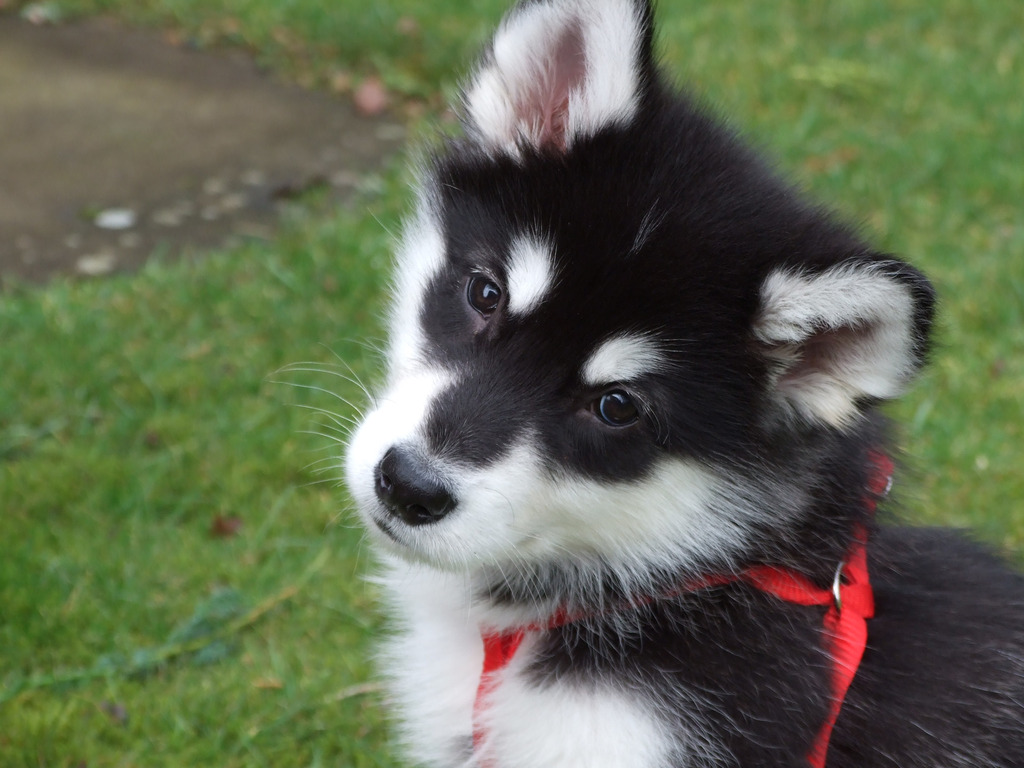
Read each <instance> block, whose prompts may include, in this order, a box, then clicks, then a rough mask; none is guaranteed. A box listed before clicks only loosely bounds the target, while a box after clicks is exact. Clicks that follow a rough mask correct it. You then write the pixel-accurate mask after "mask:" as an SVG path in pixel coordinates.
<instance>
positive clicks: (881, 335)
mask: <svg viewBox="0 0 1024 768" xmlns="http://www.w3.org/2000/svg"><path fill="white" fill-rule="evenodd" d="M932 301H933V297H932V292H931V287H930V286H929V285H928V283H927V280H925V278H924V277H923V276H922V275H920V273H918V272H917V271H916V270H914V269H913V268H911V267H909V266H907V265H906V264H902V263H900V262H895V261H891V260H886V261H881V260H876V261H867V260H865V261H862V262H849V263H845V264H841V265H838V266H836V267H833V268H831V269H829V270H826V271H824V272H820V273H816V274H807V273H801V272H798V271H793V270H779V271H776V272H774V273H772V274H771V275H770V276H769V277H768V279H767V280H765V282H764V284H763V285H762V288H761V308H760V312H759V314H758V317H757V320H756V321H755V324H754V328H753V331H754V336H755V339H756V340H757V342H758V347H759V349H760V350H761V353H762V355H763V356H764V358H765V361H766V362H767V363H768V367H769V371H770V380H769V388H770V394H771V396H772V399H773V400H774V401H775V403H776V404H777V406H778V407H781V408H782V409H783V410H784V411H785V412H788V413H790V414H793V415H796V416H799V417H801V418H803V419H805V420H808V421H812V422H819V423H825V424H828V425H831V426H834V427H839V428H842V427H844V426H846V425H847V424H849V423H850V422H851V421H853V420H854V419H855V418H856V417H857V415H858V414H859V413H860V412H861V410H862V408H863V406H864V405H865V403H867V402H870V401H873V400H886V399H890V398H893V397H896V396H897V395H899V394H901V393H902V392H903V390H904V389H905V388H906V386H907V384H908V383H909V382H910V381H911V380H912V379H913V377H914V375H915V374H916V372H917V370H918V369H919V368H920V366H921V364H922V362H923V359H924V356H925V352H926V350H927V337H928V332H929V328H930V324H931V313H932Z"/></svg>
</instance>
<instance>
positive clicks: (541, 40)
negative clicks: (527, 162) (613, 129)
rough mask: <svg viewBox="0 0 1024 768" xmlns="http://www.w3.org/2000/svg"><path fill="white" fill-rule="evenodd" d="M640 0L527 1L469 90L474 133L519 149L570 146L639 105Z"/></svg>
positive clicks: (494, 146)
mask: <svg viewBox="0 0 1024 768" xmlns="http://www.w3.org/2000/svg"><path fill="white" fill-rule="evenodd" d="M641 13H642V11H641V6H640V4H639V3H638V2H637V1H636V0H546V2H537V3H528V4H521V5H520V6H518V7H517V8H516V9H515V10H514V11H513V12H512V13H511V14H509V15H508V16H507V17H506V18H505V20H504V21H503V22H502V24H501V27H500V28H499V29H498V32H497V34H496V35H495V37H494V42H493V45H492V48H491V51H490V54H489V55H488V56H487V57H485V59H484V61H483V62H482V63H481V65H480V67H479V68H478V70H477V71H476V73H475V74H474V75H473V77H472V78H471V80H470V82H469V84H468V85H467V87H466V89H465V96H464V99H465V106H466V113H467V118H468V123H469V128H470V132H471V134H474V135H475V136H476V137H477V138H478V139H479V140H480V141H481V142H482V143H483V144H485V145H486V146H487V148H488V149H490V150H503V151H506V152H508V153H510V154H512V155H518V153H519V147H520V146H521V145H522V144H523V143H525V144H527V145H530V146H533V147H535V148H554V149H559V150H564V149H567V148H568V147H570V146H571V145H572V142H573V141H574V140H575V139H577V138H579V137H581V136H587V135H592V134H594V133H595V132H597V131H598V130H599V129H600V128H602V127H604V126H607V125H610V124H614V123H625V122H628V121H629V120H630V119H631V118H632V117H633V115H634V114H635V112H636V109H637V104H638V91H639V87H640V77H641V73H640V50H641V46H642V45H643V44H644V35H645V32H644V21H643V19H642V16H641Z"/></svg>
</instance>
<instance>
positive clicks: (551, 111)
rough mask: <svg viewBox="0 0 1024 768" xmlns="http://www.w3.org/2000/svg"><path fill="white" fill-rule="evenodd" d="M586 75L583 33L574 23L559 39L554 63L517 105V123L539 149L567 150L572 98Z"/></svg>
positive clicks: (568, 26) (554, 54)
mask: <svg viewBox="0 0 1024 768" xmlns="http://www.w3.org/2000/svg"><path fill="white" fill-rule="evenodd" d="M586 74H587V61H586V51H585V49H584V46H583V33H582V30H581V29H580V26H579V24H578V23H576V22H575V20H574V21H571V22H569V24H568V25H567V26H566V28H565V29H564V30H562V33H561V35H560V36H559V37H558V40H557V42H556V44H555V47H554V52H553V54H552V62H551V64H550V65H549V66H546V67H544V68H543V70H542V71H541V72H540V73H539V77H538V78H537V80H536V81H535V82H534V83H533V84H532V88H533V92H528V93H526V94H523V95H522V96H521V97H520V98H519V100H518V102H517V104H516V120H517V121H518V122H519V123H520V124H521V125H524V126H528V129H527V130H528V135H529V137H530V140H531V142H532V143H534V144H535V145H536V146H537V147H539V148H541V149H555V150H558V151H560V152H564V151H565V149H566V148H567V144H568V136H569V104H570V99H571V98H572V94H573V92H574V91H575V92H578V91H579V90H580V88H581V87H582V84H583V81H584V79H585V77H586Z"/></svg>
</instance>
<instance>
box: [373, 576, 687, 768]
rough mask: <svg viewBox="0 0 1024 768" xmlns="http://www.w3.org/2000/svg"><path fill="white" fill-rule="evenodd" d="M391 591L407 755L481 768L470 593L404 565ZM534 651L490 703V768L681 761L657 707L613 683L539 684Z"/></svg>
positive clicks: (437, 767) (391, 659)
mask: <svg viewBox="0 0 1024 768" xmlns="http://www.w3.org/2000/svg"><path fill="white" fill-rule="evenodd" d="M385 583H386V586H387V588H388V590H389V592H390V597H391V600H392V605H393V608H394V609H395V610H396V614H397V615H396V618H397V624H398V632H397V633H396V634H395V635H394V636H393V637H392V638H391V639H390V640H389V642H388V643H387V645H386V647H385V649H384V653H383V654H382V668H383V671H384V673H385V674H386V675H387V676H388V677H389V679H390V681H391V692H392V696H393V699H394V703H395V705H396V707H397V708H398V721H399V722H398V727H399V731H400V733H401V735H402V738H403V740H404V742H405V743H406V747H407V750H408V754H409V756H410V757H411V758H412V759H413V760H414V761H415V762H416V763H417V764H422V765H424V766H431V767H432V768H455V767H456V766H467V767H468V766H475V765H477V764H478V763H477V762H475V758H474V756H473V755H472V754H471V752H470V744H471V733H472V725H473V707H474V702H475V699H476V692H477V687H478V685H479V682H480V670H481V668H482V665H483V646H482V643H481V639H480V630H479V627H478V625H477V623H476V620H475V618H474V616H473V614H472V611H471V609H470V607H469V599H468V593H467V589H466V586H465V584H464V583H463V582H462V580H461V579H459V578H457V577H453V576H446V575H444V574H439V573H437V572H436V571H432V570H428V569H421V568H416V567H411V566H404V565H403V566H396V567H394V568H393V569H392V571H391V573H390V575H389V577H388V578H387V580H386V582H385ZM534 645H535V643H534V642H533V639H531V638H527V639H526V641H525V642H524V643H523V645H522V646H521V647H520V649H519V650H518V652H517V653H516V655H515V657H514V658H513V660H512V662H511V663H510V665H509V666H508V667H507V668H506V669H505V670H504V672H503V673H502V678H501V680H500V683H499V684H498V685H497V687H496V688H495V690H494V692H493V694H492V695H491V697H490V698H489V700H488V703H487V707H486V709H485V717H484V720H483V723H484V726H485V732H486V733H487V739H486V742H485V743H484V745H483V747H482V753H483V755H484V759H483V760H481V762H482V763H483V764H484V765H486V766H487V767H488V768H491V767H492V766H493V768H548V767H550V768H556V767H557V768H576V767H577V766H578V767H579V768H646V767H647V766H663V765H665V764H666V760H667V758H668V755H669V754H670V753H673V752H674V753H676V754H678V748H679V741H678V739H677V738H670V737H669V735H668V733H667V732H666V728H665V725H664V724H663V723H662V722H661V721H660V720H659V719H658V718H657V717H656V716H655V715H654V714H653V709H654V708H653V706H649V705H645V702H643V701H642V700H641V699H640V698H638V697H637V696H634V695H627V694H625V693H624V692H623V690H621V687H620V688H616V687H615V686H614V685H613V684H611V682H605V683H597V682H594V683H591V684H587V685H580V684H579V683H578V682H573V683H571V684H570V683H568V682H559V681H555V682H553V683H545V684H544V685H538V684H536V683H535V682H533V681H532V680H531V679H530V677H529V676H528V675H526V674H524V671H525V669H526V668H527V667H528V666H529V664H530V661H531V658H532V655H533V647H534ZM676 736H678V734H676Z"/></svg>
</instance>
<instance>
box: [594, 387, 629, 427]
mask: <svg viewBox="0 0 1024 768" xmlns="http://www.w3.org/2000/svg"><path fill="white" fill-rule="evenodd" d="M593 408H594V413H596V414H597V417H598V418H599V419H601V421H603V422H604V423H605V424H607V425H608V426H609V427H628V426H629V425H630V424H634V423H636V421H637V420H638V419H639V418H640V412H639V410H638V409H637V407H636V403H635V402H634V401H633V398H632V397H630V396H629V394H627V393H626V392H623V391H622V390H621V389H616V390H613V391H611V392H608V393H607V394H604V395H602V396H601V397H599V398H598V399H597V400H595V401H594V405H593Z"/></svg>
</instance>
